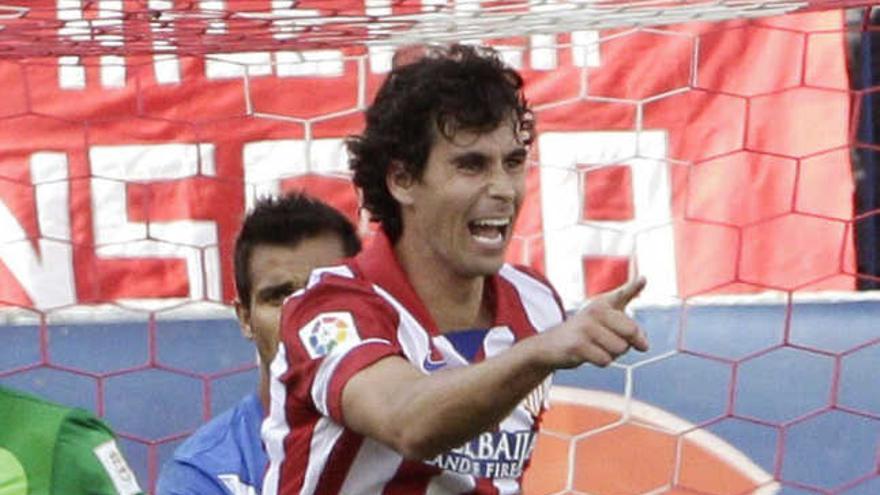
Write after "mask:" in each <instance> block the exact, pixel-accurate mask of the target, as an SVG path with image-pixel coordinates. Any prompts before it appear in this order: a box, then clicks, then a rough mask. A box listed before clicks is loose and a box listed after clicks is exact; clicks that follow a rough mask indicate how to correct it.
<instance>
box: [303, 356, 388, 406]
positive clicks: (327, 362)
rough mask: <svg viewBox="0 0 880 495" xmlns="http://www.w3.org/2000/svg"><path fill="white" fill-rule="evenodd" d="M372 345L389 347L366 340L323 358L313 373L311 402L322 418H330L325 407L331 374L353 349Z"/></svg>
mask: <svg viewBox="0 0 880 495" xmlns="http://www.w3.org/2000/svg"><path fill="white" fill-rule="evenodd" d="M374 343H382V344H387V345H391V342H388V341H387V340H385V339H366V340H362V341H360V342H359V343H358V344H357V345H354V346H352V347H350V348H348V349H345V352H331V353H330V354H328V355H326V356H324V359H323V360H322V361H321V364H319V365H318V371H317V372H316V373H315V380H314V382H312V402H314V403H315V408H316V409H317V410H318V411H319V412H320V413H321V414H323V415H324V416H330V409H329V408H328V407H327V394H328V393H329V391H330V379H331V378H333V373H334V372H335V371H336V368H337V367H338V366H339V363H340V362H342V360H343V359H344V358H345V356H348V353H350V352H351V351H353V350H354V349H357V348H358V347H361V346H362V345H365V344H374Z"/></svg>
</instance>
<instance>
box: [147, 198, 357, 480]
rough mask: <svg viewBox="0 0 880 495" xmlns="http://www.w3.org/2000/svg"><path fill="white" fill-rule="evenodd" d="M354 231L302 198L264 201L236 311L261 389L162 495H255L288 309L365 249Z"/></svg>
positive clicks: (169, 469) (238, 249)
mask: <svg viewBox="0 0 880 495" xmlns="http://www.w3.org/2000/svg"><path fill="white" fill-rule="evenodd" d="M360 247H361V245H360V240H359V239H358V237H357V234H356V233H355V228H354V226H353V225H352V224H351V222H349V221H348V219H346V218H345V217H344V216H343V215H342V214H341V213H339V212H338V211H336V210H335V209H333V208H332V207H330V206H328V205H326V204H324V203H322V202H320V201H318V200H316V199H312V198H310V197H308V196H305V195H302V194H290V195H287V196H285V197H283V198H280V199H275V198H268V199H262V200H259V201H258V202H257V204H256V207H255V208H254V210H253V211H251V212H250V213H249V214H248V215H247V217H246V218H245V220H244V224H243V225H242V228H241V232H240V233H239V235H238V239H237V240H236V242H235V259H234V264H235V285H236V289H237V291H238V300H236V302H235V312H236V316H237V317H238V321H239V324H240V326H241V331H242V333H243V334H244V336H245V337H247V338H248V339H250V340H253V341H254V343H255V344H256V347H257V351H258V353H259V356H260V384H259V390H258V392H257V393H255V394H250V395H248V396H247V397H245V398H244V399H242V400H241V402H239V403H238V405H237V406H235V407H234V408H233V409H231V410H229V411H226V412H225V413H223V414H221V415H219V416H217V417H216V418H214V419H212V420H211V421H210V422H208V423H207V424H205V425H204V426H202V427H201V428H199V430H198V431H196V433H195V434H193V436H192V437H190V438H189V439H188V440H187V441H186V442H184V444H183V445H181V446H180V447H179V448H178V449H177V451H175V453H174V456H173V458H172V459H171V460H169V461H168V463H167V464H166V465H165V466H164V468H163V470H162V473H161V475H160V477H159V484H158V494H159V495H196V494H198V495H213V494H217V495H239V494H241V495H256V494H258V493H259V490H260V486H261V484H262V479H263V473H264V472H265V470H266V465H267V464H268V461H267V459H266V454H265V452H264V451H263V446H262V443H261V441H260V424H261V423H262V421H263V416H264V414H263V411H264V410H265V409H267V408H268V401H269V363H271V362H272V358H273V357H274V355H275V350H276V349H277V347H278V325H279V318H280V315H281V303H282V301H283V300H284V298H286V297H287V296H288V295H290V294H291V293H293V292H294V291H296V290H299V289H300V288H302V287H303V285H305V282H306V280H307V279H308V276H309V272H311V271H312V269H314V268H315V267H317V266H323V265H329V264H332V263H336V262H338V261H339V260H340V259H341V258H344V257H347V256H354V255H355V254H357V252H358V251H360Z"/></svg>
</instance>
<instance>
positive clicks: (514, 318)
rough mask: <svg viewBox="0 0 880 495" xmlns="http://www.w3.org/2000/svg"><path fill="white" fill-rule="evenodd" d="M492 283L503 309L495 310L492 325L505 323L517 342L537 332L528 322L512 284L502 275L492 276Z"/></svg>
mask: <svg viewBox="0 0 880 495" xmlns="http://www.w3.org/2000/svg"><path fill="white" fill-rule="evenodd" d="M492 285H493V286H494V287H493V288H494V290H495V299H496V301H498V303H497V304H498V307H499V308H504V309H505V310H504V311H503V312H502V311H498V310H496V312H495V324H494V326H501V325H507V327H508V328H510V331H511V332H513V336H514V338H515V339H516V341H517V342H519V341H520V340H522V339H524V338H527V337H531V336H532V335H535V334H537V331H536V330H535V329H534V328H532V324H531V323H530V322H529V317H528V315H527V314H526V311H525V309H524V308H523V302H522V299H521V298H520V296H519V292H518V291H517V290H516V288H515V287H514V286H513V284H511V283H510V282H508V281H507V280H505V279H503V278H502V277H494V278H493V284H492Z"/></svg>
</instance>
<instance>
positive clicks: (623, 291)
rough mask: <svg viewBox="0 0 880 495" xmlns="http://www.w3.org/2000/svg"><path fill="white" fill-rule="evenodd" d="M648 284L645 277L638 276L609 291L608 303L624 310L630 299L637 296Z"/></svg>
mask: <svg viewBox="0 0 880 495" xmlns="http://www.w3.org/2000/svg"><path fill="white" fill-rule="evenodd" d="M647 284H648V281H647V279H645V277H642V276H640V277H636V278H634V279H632V280H630V281H629V282H627V283H625V284H623V285H621V286H620V287H618V288H616V289H614V290H613V291H612V292H609V293H608V297H609V299H608V303H609V304H610V305H611V307H613V308H614V309H617V310H620V311H623V310H624V309H626V305H627V304H629V302H630V301H632V300H633V299H635V298H636V296H638V295H639V294H640V293H641V292H642V289H644V288H645V285H647Z"/></svg>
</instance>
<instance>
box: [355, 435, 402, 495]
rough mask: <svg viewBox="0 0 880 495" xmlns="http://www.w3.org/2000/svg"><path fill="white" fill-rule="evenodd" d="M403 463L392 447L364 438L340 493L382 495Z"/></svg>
mask: <svg viewBox="0 0 880 495" xmlns="http://www.w3.org/2000/svg"><path fill="white" fill-rule="evenodd" d="M402 461H403V457H401V455H400V454H398V453H397V452H396V451H394V450H393V449H391V448H390V447H387V446H386V445H384V444H382V443H379V442H377V441H375V440H373V439H371V438H369V437H364V441H363V443H362V444H361V447H360V450H358V453H357V456H356V457H355V458H354V462H353V463H352V465H351V468H349V470H348V473H347V474H346V476H345V482H344V483H343V484H342V487H341V488H340V490H339V493H382V490H383V489H384V488H385V484H386V483H388V480H390V479H391V478H393V477H394V473H396V472H397V469H398V468H399V467H400V463H401V462H402Z"/></svg>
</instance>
